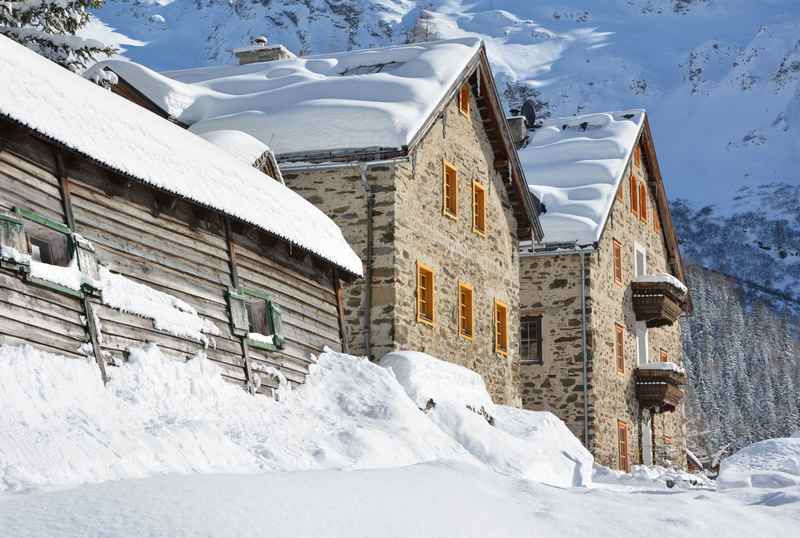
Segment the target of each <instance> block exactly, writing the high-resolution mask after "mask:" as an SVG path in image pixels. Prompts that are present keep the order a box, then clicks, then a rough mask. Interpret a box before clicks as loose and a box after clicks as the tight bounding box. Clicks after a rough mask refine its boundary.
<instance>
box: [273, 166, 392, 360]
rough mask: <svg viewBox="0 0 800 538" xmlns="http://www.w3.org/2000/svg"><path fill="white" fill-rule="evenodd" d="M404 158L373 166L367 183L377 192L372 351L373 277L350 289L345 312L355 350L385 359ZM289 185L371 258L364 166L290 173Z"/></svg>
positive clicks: (389, 339)
mask: <svg viewBox="0 0 800 538" xmlns="http://www.w3.org/2000/svg"><path fill="white" fill-rule="evenodd" d="M401 165H402V163H398V164H389V165H379V166H369V167H368V168H367V177H366V178H367V182H368V183H369V186H370V189H371V190H372V191H373V193H374V197H375V201H374V209H373V234H374V238H375V239H374V245H373V262H372V266H373V274H372V282H373V298H372V310H371V312H370V316H371V324H372V330H371V348H372V349H371V350H370V352H369V353H368V351H367V349H366V340H365V330H366V319H367V318H366V315H365V314H366V309H367V289H366V286H367V281H366V279H359V280H357V281H356V282H355V283H353V284H350V285H348V286H346V287H345V289H344V313H345V319H346V321H347V323H346V329H345V330H346V332H347V343H348V346H349V350H350V353H353V354H355V355H367V354H370V355H371V357H373V358H379V357H380V356H381V355H383V354H384V353H386V352H387V351H389V350H392V349H394V343H393V342H394V334H393V333H394V325H393V323H394V320H393V318H392V304H393V302H394V299H393V294H392V292H391V290H393V289H394V251H393V249H392V246H391V241H392V238H393V236H394V211H395V194H394V177H395V173H396V172H395V168H396V167H397V166H401ZM283 177H284V180H285V181H286V185H287V186H289V187H291V188H292V189H293V190H295V191H296V192H297V193H298V194H300V195H301V196H303V197H304V198H306V199H307V200H308V201H309V202H311V203H312V204H314V205H315V206H317V207H318V208H320V209H321V210H322V211H323V212H324V213H325V214H326V215H328V216H329V217H331V218H332V219H333V220H334V221H335V222H336V224H338V225H339V227H340V228H341V229H342V233H343V234H344V237H345V238H346V239H347V241H348V242H349V243H350V245H351V246H352V247H353V250H354V251H355V252H356V254H358V255H359V257H360V258H361V260H362V262H363V263H364V270H365V273H366V263H367V191H366V190H365V188H364V184H363V181H362V177H361V168H360V167H359V166H358V165H354V166H347V167H341V166H339V167H336V168H327V169H325V168H321V169H304V170H302V171H292V172H285V173H284V174H283Z"/></svg>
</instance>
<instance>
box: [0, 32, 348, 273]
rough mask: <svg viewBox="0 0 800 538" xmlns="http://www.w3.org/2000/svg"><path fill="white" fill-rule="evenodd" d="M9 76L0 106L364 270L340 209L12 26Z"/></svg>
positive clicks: (0, 50)
mask: <svg viewBox="0 0 800 538" xmlns="http://www.w3.org/2000/svg"><path fill="white" fill-rule="evenodd" d="M0 80H2V83H1V84H0V115H3V116H7V117H8V118H11V119H12V120H14V121H16V122H17V123H20V124H23V125H25V126H27V127H29V128H31V129H33V130H34V131H36V132H38V133H40V134H41V135H44V136H45V137H47V138H49V139H51V140H54V141H57V142H59V143H60V144H63V145H64V146H66V147H68V148H70V149H72V150H75V151H78V152H80V153H82V154H84V155H86V156H87V157H90V158H92V159H94V160H96V161H98V162H100V163H102V164H104V165H105V166H108V167H109V168H112V169H114V170H116V171H119V172H121V173H123V174H127V175H129V176H131V177H134V178H136V179H138V180H140V181H143V182H145V183H148V184H150V185H152V186H154V187H157V188H160V189H164V190H166V191H169V192H172V193H174V194H176V195H179V196H181V197H184V198H187V199H190V200H192V201H194V202H197V203H199V204H202V205H205V206H208V207H210V208H213V209H216V210H219V211H221V212H224V213H226V214H229V215H232V216H234V217H236V218H238V219H241V220H243V221H245V222H248V223H250V224H252V225H254V226H257V227H259V228H261V229H263V230H265V231H267V232H270V233H272V234H275V235H277V236H279V237H282V238H283V239H285V240H287V241H289V242H291V243H293V244H295V245H297V246H299V247H301V248H304V249H306V250H308V251H310V252H312V253H314V254H316V255H317V256H319V257H321V258H324V259H326V260H328V261H330V262H332V263H334V264H336V265H338V266H340V267H342V268H344V269H346V270H347V271H349V272H351V273H354V274H356V275H361V274H362V266H361V260H360V259H359V258H358V256H357V255H356V253H355V252H353V250H352V248H351V247H350V245H349V244H348V243H347V241H346V240H345V239H344V236H343V235H342V232H341V230H340V229H339V227H338V226H337V225H336V224H335V223H334V222H333V221H332V220H331V219H330V218H328V217H327V216H326V215H325V214H324V213H322V212H321V211H320V210H319V209H317V208H316V207H314V206H313V205H312V204H310V203H309V202H307V201H306V200H305V199H303V198H302V197H301V196H300V195H298V194H297V193H295V192H293V191H292V190H290V189H288V188H286V187H285V186H284V185H282V184H281V183H279V182H277V181H274V180H272V179H271V178H269V177H268V176H266V175H264V174H262V173H261V172H259V171H258V170H256V169H255V168H253V167H252V166H248V165H247V164H245V163H243V162H241V161H239V160H237V159H235V158H232V157H231V156H230V155H229V154H228V153H226V152H225V151H223V150H221V149H219V148H218V147H217V146H215V145H213V144H211V143H209V142H206V141H205V140H203V139H201V138H200V137H198V136H195V135H193V134H192V133H190V132H187V131H186V130H185V129H182V128H181V127H179V126H177V125H174V124H172V123H170V122H168V121H165V120H164V119H162V118H160V117H158V116H157V115H155V114H152V113H150V112H147V111H145V110H144V109H142V108H141V107H139V106H138V105H135V104H134V103H131V102H129V101H127V100H125V99H123V98H121V97H119V96H117V95H114V94H113V93H111V92H110V91H108V90H105V89H103V88H101V87H99V86H97V85H95V84H93V83H91V82H89V81H87V80H85V79H83V78H81V77H79V76H76V75H74V74H72V73H70V72H69V71H67V70H65V69H63V68H61V67H59V66H58V65H56V64H54V63H51V62H50V61H48V60H46V59H44V58H43V57H41V56H39V55H38V54H36V53H34V52H32V51H30V50H28V49H26V48H25V47H22V46H21V45H18V44H17V43H15V42H13V41H11V40H10V39H8V38H6V37H3V36H0Z"/></svg>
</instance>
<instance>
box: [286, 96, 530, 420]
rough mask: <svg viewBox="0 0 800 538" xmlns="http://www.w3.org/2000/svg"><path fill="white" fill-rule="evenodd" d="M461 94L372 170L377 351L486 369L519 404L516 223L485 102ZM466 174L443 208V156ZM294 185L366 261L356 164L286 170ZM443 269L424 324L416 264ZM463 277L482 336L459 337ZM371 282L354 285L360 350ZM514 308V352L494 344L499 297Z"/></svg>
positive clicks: (348, 296)
mask: <svg viewBox="0 0 800 538" xmlns="http://www.w3.org/2000/svg"><path fill="white" fill-rule="evenodd" d="M470 110H471V113H470V115H469V116H464V115H463V114H461V113H460V112H459V110H458V105H457V100H455V99H454V100H453V101H452V102H451V103H450V104H449V105H448V106H447V107H446V110H445V111H444V114H443V116H442V117H441V118H439V119H438V120H437V121H436V122H435V123H434V125H433V126H432V127H431V129H430V130H429V132H428V133H427V134H426V136H425V137H423V139H422V140H421V141H420V143H419V145H418V146H417V147H416V148H415V150H414V152H413V155H411V158H410V159H407V160H402V159H401V160H398V161H395V162H394V163H392V164H390V165H381V166H377V167H375V166H372V167H370V168H369V169H368V178H367V179H368V182H369V185H370V187H371V188H372V189H373V191H374V192H375V220H374V223H375V229H374V234H375V235H374V237H375V241H374V260H373V278H372V286H373V287H372V296H373V300H372V303H373V306H372V310H371V322H372V331H371V333H372V337H371V341H372V345H371V350H369V351H370V353H369V354H370V356H371V357H372V358H375V359H377V358H380V357H381V356H382V355H383V354H384V353H386V352H387V351H390V350H393V349H411V350H419V351H425V352H427V353H430V354H432V355H434V356H437V357H439V358H442V359H445V360H449V361H452V362H455V363H458V364H461V365H464V366H467V367H468V368H471V369H473V370H475V371H477V372H478V373H480V374H481V375H482V376H483V378H484V379H485V380H486V384H487V386H488V388H489V391H490V392H491V394H492V396H493V398H494V399H495V401H496V402H498V403H506V404H511V405H520V403H521V400H520V397H519V378H518V376H519V365H518V349H519V316H518V313H519V308H518V305H519V264H518V243H517V236H516V220H515V218H514V217H513V213H512V207H511V202H510V201H509V198H508V192H507V190H506V186H505V185H504V184H503V181H502V178H501V177H500V175H499V174H498V173H497V172H496V171H495V170H494V167H493V163H494V160H495V159H494V154H493V151H492V149H491V146H490V145H489V142H488V139H487V137H486V134H485V131H484V129H483V125H482V122H481V119H480V116H479V114H478V112H477V106H476V102H475V100H474V98H473V99H472V103H471V107H470ZM443 158H444V159H447V160H448V161H449V162H450V163H452V164H454V165H455V166H456V167H457V168H458V171H459V174H458V178H459V189H458V202H459V216H458V219H457V220H453V219H451V218H449V217H447V216H445V215H444V214H443V213H442V188H443V182H442V159H443ZM284 179H285V181H286V184H287V185H288V186H289V187H291V188H292V189H294V190H295V191H297V192H298V193H299V194H301V195H302V196H304V197H305V198H306V199H307V200H309V201H310V202H312V203H313V204H315V205H316V206H317V207H319V208H320V209H322V210H323V211H324V212H325V213H326V214H327V215H329V216H330V217H331V218H333V220H334V221H335V222H336V223H337V224H338V225H339V226H340V227H341V228H342V232H343V233H344V236H345V237H346V238H347V240H348V241H349V242H350V244H351V245H352V246H353V248H354V250H355V251H356V253H358V254H359V255H360V256H361V258H362V260H364V261H365V262H366V247H367V241H366V237H367V216H366V215H367V197H366V194H365V190H364V188H363V186H362V184H361V177H360V170H359V168H358V167H356V166H353V167H338V168H330V169H327V170H325V169H316V170H315V169H304V170H302V171H291V172H284ZM473 180H476V181H480V182H481V184H482V185H483V186H484V187H485V188H486V208H487V209H486V211H487V216H486V222H487V230H486V234H485V236H480V235H478V234H477V233H475V232H473V231H472V182H473ZM417 261H420V262H423V263H425V264H426V265H428V266H429V267H431V268H433V269H434V271H435V289H436V303H435V305H436V323H435V325H434V326H433V327H431V326H429V325H425V324H422V323H418V322H417V321H416V315H417V312H416V263H417ZM459 281H462V282H466V283H468V284H470V285H472V286H473V288H474V297H475V310H474V316H475V335H474V337H473V339H472V340H471V341H470V340H466V339H465V338H463V337H461V336H460V335H459V334H458V285H459ZM366 285H367V283H366V281H365V280H361V281H358V282H356V283H355V284H353V285H350V286H348V287H347V289H346V292H345V317H346V319H347V326H348V333H349V338H348V343H349V345H350V350H351V352H353V353H358V354H367V350H366V348H365V344H364V342H365V339H364V332H365V326H366V324H365V321H364V320H365V316H364V314H365V309H366ZM495 298H497V299H499V300H501V301H503V302H505V303H506V304H507V305H508V309H509V336H510V338H509V353H508V355H507V356H502V355H500V354H497V353H495V351H494V300H495Z"/></svg>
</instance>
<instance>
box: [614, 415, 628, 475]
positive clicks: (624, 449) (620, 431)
mask: <svg viewBox="0 0 800 538" xmlns="http://www.w3.org/2000/svg"><path fill="white" fill-rule="evenodd" d="M628 431H629V430H628V423H627V422H625V421H624V420H617V467H618V468H619V470H620V471H625V472H626V473H628V472H630V470H631V459H630V447H629V444H630V441H629V439H628V437H629V435H628ZM623 461H624V465H623Z"/></svg>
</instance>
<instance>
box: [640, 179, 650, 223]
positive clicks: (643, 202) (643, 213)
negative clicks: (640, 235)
mask: <svg viewBox="0 0 800 538" xmlns="http://www.w3.org/2000/svg"><path fill="white" fill-rule="evenodd" d="M647 203H648V197H647V184H645V182H644V181H640V182H639V219H640V220H641V221H642V222H644V223H647Z"/></svg>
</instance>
